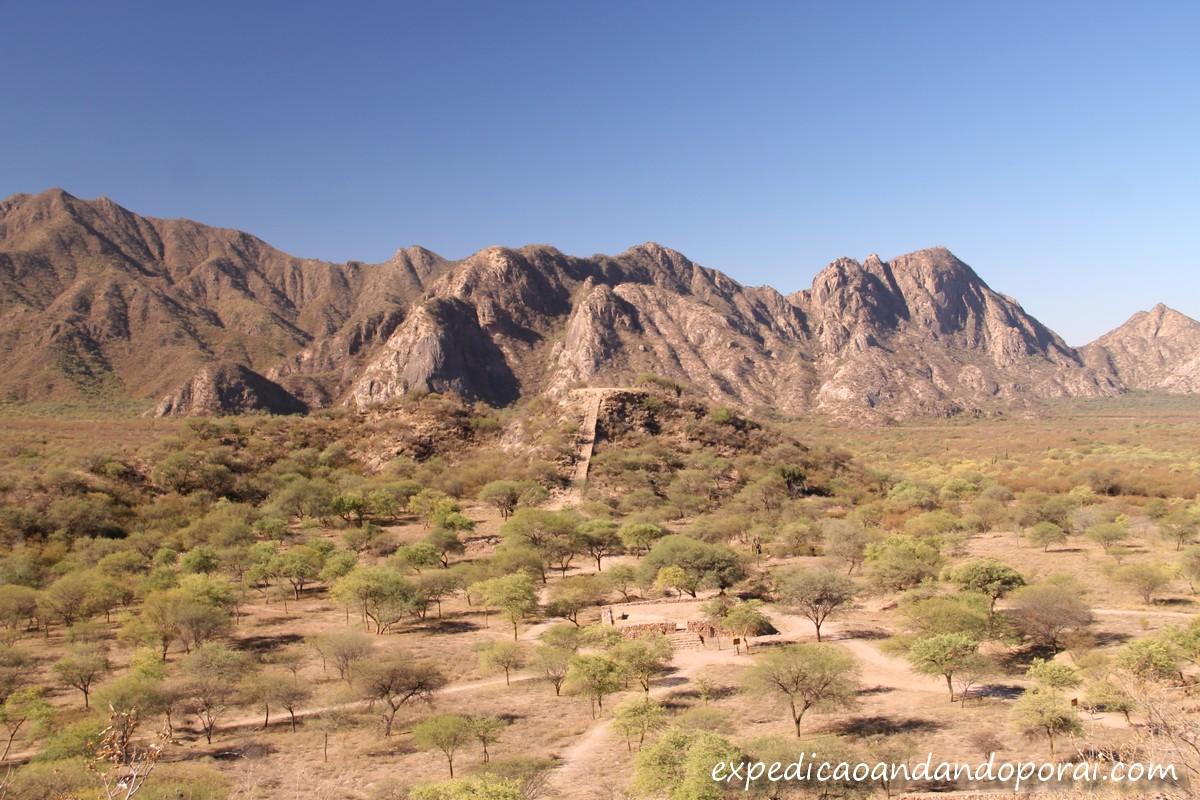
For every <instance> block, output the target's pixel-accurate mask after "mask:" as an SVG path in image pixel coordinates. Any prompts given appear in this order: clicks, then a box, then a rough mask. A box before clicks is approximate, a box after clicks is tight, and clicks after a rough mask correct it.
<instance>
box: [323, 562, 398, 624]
mask: <svg viewBox="0 0 1200 800" xmlns="http://www.w3.org/2000/svg"><path fill="white" fill-rule="evenodd" d="M333 596H334V597H335V598H337V600H338V601H339V602H341V603H343V604H345V605H347V606H349V607H352V608H357V609H358V611H359V613H360V614H361V615H362V617H363V621H364V622H365V621H367V620H370V622H371V624H372V625H373V627H374V628H375V633H376V634H383V633H387V632H388V631H389V630H391V628H392V627H393V626H394V625H396V624H397V623H398V622H400V620H402V619H404V618H405V617H406V616H408V615H410V614H413V613H415V611H416V607H417V588H416V586H415V585H414V584H413V582H412V581H410V580H408V579H407V578H405V577H404V576H403V575H401V574H400V573H398V572H396V570H394V569H390V568H388V567H379V566H370V567H358V568H357V569H355V570H354V571H353V572H351V573H350V574H348V575H346V576H345V577H343V578H340V579H339V580H338V582H337V583H335V584H334V585H333Z"/></svg>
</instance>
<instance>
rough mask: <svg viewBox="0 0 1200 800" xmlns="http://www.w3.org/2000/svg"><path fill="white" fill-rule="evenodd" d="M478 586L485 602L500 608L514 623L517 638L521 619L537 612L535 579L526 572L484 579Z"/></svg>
mask: <svg viewBox="0 0 1200 800" xmlns="http://www.w3.org/2000/svg"><path fill="white" fill-rule="evenodd" d="M476 586H477V591H478V593H479V595H480V596H481V597H482V598H483V602H484V603H485V604H486V605H488V606H490V607H492V608H498V609H500V611H501V613H503V614H504V616H505V617H506V618H507V619H508V621H509V622H510V623H511V624H512V629H513V641H516V640H517V633H518V632H519V629H520V625H521V621H522V620H524V619H525V618H526V617H528V616H530V615H532V614H534V613H535V612H537V608H538V602H537V590H536V589H534V587H533V579H532V578H530V577H529V575H527V574H526V573H524V572H517V573H514V574H512V575H504V576H502V577H499V578H491V579H490V580H486V581H482V582H480V583H479V584H477V585H476Z"/></svg>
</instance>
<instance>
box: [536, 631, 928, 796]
mask: <svg viewBox="0 0 1200 800" xmlns="http://www.w3.org/2000/svg"><path fill="white" fill-rule="evenodd" d="M768 616H770V618H771V624H772V625H774V626H775V629H776V630H778V631H779V633H778V634H774V635H772V636H764V637H759V638H758V639H756V640H755V641H757V642H759V644H760V645H762V644H767V643H768V642H770V641H771V640H772V639H784V640H788V641H791V640H802V641H816V634H815V633H814V632H813V628H812V624H811V623H810V622H809V621H808V620H807V619H804V618H803V617H799V616H795V615H791V614H784V613H781V612H779V611H778V610H776V609H770V610H769V611H768ZM822 633H823V634H824V635H823V637H822V638H823V639H824V640H826V641H828V642H830V643H832V644H836V645H838V646H839V647H843V648H845V649H847V650H849V651H850V653H851V654H852V655H854V657H855V658H856V659H857V660H858V663H859V666H860V668H861V670H862V683H863V686H864V687H868V688H870V687H879V686H882V687H887V688H890V689H893V690H896V691H901V692H913V693H918V694H921V695H924V696H923V697H920V698H916V699H915V702H918V703H927V702H930V698H929V697H928V696H929V695H936V696H937V697H938V698H939V699H940V700H942V701H945V696H946V687H945V684H944V683H943V682H942V681H941V679H939V678H931V677H929V676H927V675H920V674H918V673H916V672H914V671H913V670H912V667H910V666H909V665H908V662H906V661H904V660H903V659H900V658H896V657H894V656H889V655H887V654H886V653H883V652H881V651H880V650H879V649H878V648H877V647H876V646H875V645H873V644H871V643H870V642H868V641H865V640H863V639H855V638H850V637H849V636H847V635H846V633H845V631H843V630H842V629H841V628H839V627H838V625H836V624H834V623H833V622H830V623H828V624H827V625H826V626H825V627H824V628H823V629H822ZM752 646H753V645H752ZM752 658H753V656H747V655H745V654H741V655H739V654H738V653H737V651H736V650H734V649H733V648H732V647H729V648H728V649H724V650H707V649H706V650H681V651H677V652H676V653H675V655H674V657H673V658H672V659H671V665H672V666H673V667H674V668H675V671H674V672H672V673H671V676H670V677H671V678H672V679H674V680H673V681H672V682H671V684H670V685H662V686H654V687H651V689H650V696H651V697H661V696H663V695H665V694H668V693H670V692H671V691H673V690H676V689H678V688H680V686H682V685H686V682H687V681H688V680H690V679H692V678H693V677H695V676H696V675H697V674H699V673H700V672H701V671H703V670H704V669H705V668H706V667H710V666H715V665H743V666H744V665H748V664H750V663H752ZM680 678H683V679H684V684H680V683H679V682H678V679H680ZM611 730H612V721H611V720H610V719H604V720H600V721H599V722H597V723H596V724H595V725H593V726H591V727H590V728H588V730H587V731H586V732H585V733H584V734H583V735H582V736H580V737H579V739H577V740H576V741H575V743H574V744H572V745H571V746H570V747H569V748H567V750H565V751H564V752H563V753H562V755H561V759H562V760H561V762H560V763H559V766H558V767H557V769H555V771H554V774H553V775H552V776H551V779H550V782H549V784H548V786H549V788H550V789H551V790H553V791H564V790H566V789H568V788H569V787H572V786H574V785H575V784H576V782H577V780H578V779H579V778H580V777H581V773H582V772H585V771H586V767H587V759H588V758H589V756H590V755H591V754H593V753H594V752H596V750H597V749H598V748H599V746H600V745H601V743H602V742H603V741H604V739H605V737H606V736H607V735H608V734H609V733H610V731H611Z"/></svg>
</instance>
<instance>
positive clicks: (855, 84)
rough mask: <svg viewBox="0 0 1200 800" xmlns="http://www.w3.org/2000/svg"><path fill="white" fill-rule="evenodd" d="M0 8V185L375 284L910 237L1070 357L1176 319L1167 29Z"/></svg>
mask: <svg viewBox="0 0 1200 800" xmlns="http://www.w3.org/2000/svg"><path fill="white" fill-rule="evenodd" d="M336 5H338V4H333V3H305V2H286V3H284V2H279V3H276V2H259V1H257V0H256V1H255V2H239V3H223V2H208V3H189V4H184V3H169V2H167V3H164V2H161V1H160V2H138V3H133V2H118V1H117V0H114V2H102V3H95V2H93V3H84V2H77V3H70V4H60V3H55V2H37V3H30V2H19V3H18V2H9V0H0V53H3V59H4V63H5V75H4V78H3V80H0V194H2V195H8V194H11V193H14V192H18V191H27V192H34V191H39V190H41V189H44V188H47V187H49V186H62V187H63V188H65V189H67V190H68V191H70V192H72V193H74V194H77V195H80V196H83V197H94V196H97V195H101V194H103V195H108V196H110V197H112V198H113V199H115V200H117V201H118V202H120V203H121V204H123V205H125V206H127V207H129V208H131V209H133V210H135V211H139V212H142V213H146V214H151V215H155V216H186V217H191V218H195V219H199V220H201V221H204V222H209V223H213V224H219V225H226V226H231V227H238V228H243V229H246V230H249V231H251V232H253V233H256V234H258V235H260V236H262V237H263V238H265V239H267V240H268V241H270V242H271V243H273V244H275V245H277V246H278V247H280V248H282V249H284V250H287V251H289V252H292V253H295V254H297V255H305V256H314V257H320V258H327V259H334V260H344V259H350V258H355V259H360V260H365V261H378V260H382V259H384V258H386V257H387V256H389V255H390V254H391V252H392V251H394V250H395V249H396V248H397V247H401V246H404V245H408V244H414V243H419V244H423V245H425V246H427V247H430V248H431V249H434V250H436V251H438V252H440V253H442V254H443V255H446V256H449V257H461V256H464V255H466V254H468V253H470V252H472V251H474V250H476V249H478V248H480V247H484V246H487V245H490V244H509V245H520V244H524V243H529V242H548V243H551V244H554V245H556V246H558V247H559V248H561V249H563V250H565V251H567V252H570V253H576V254H591V253H594V252H616V251H619V250H622V249H624V248H625V247H627V246H629V245H631V244H634V243H637V242H641V241H645V240H649V239H653V240H655V241H659V242H662V243H663V244H666V245H669V246H671V247H674V248H676V249H678V250H681V251H683V252H684V253H686V254H687V255H689V256H690V257H692V258H693V259H694V260H696V261H699V262H700V263H703V264H706V265H709V266H713V267H717V268H720V269H723V270H724V271H726V272H728V273H730V274H731V275H732V276H734V277H735V278H737V279H739V280H741V281H742V282H744V283H751V284H757V283H770V284H772V285H774V286H776V287H778V288H780V289H782V290H784V291H791V290H794V289H798V288H803V287H806V286H808V285H809V283H810V282H811V279H812V276H813V275H814V274H815V273H816V271H817V270H819V269H820V268H821V267H822V266H823V265H824V264H826V263H827V262H829V261H830V260H832V259H833V258H835V257H837V256H840V255H849V256H853V257H857V258H862V257H864V256H866V255H867V254H868V253H870V252H878V253H879V254H880V255H882V256H883V257H884V258H887V257H890V256H894V255H897V254H900V253H903V252H907V251H910V250H914V249H918V248H920V247H925V246H930V245H935V244H941V245H945V246H947V247H950V248H951V249H952V250H954V251H955V252H956V253H957V254H958V255H959V256H960V257H961V258H962V259H964V260H965V261H967V262H968V263H970V264H972V265H973V266H974V267H975V268H976V270H977V271H978V272H979V273H980V274H981V275H983V277H984V278H985V279H986V280H988V281H989V283H991V284H992V286H993V287H995V288H996V289H998V290H1000V291H1003V292H1006V293H1008V294H1011V295H1013V296H1015V297H1017V298H1018V299H1020V300H1021V301H1022V302H1023V304H1024V305H1025V307H1026V308H1027V309H1028V310H1029V311H1031V312H1032V313H1034V314H1035V315H1036V316H1038V317H1039V318H1041V319H1042V320H1043V321H1044V322H1046V323H1047V324H1049V325H1050V326H1051V327H1053V328H1055V329H1056V330H1058V331H1059V332H1060V333H1062V334H1063V335H1064V336H1065V337H1066V338H1067V340H1068V341H1069V342H1071V343H1072V344H1080V343H1082V342H1084V341H1087V340H1088V339H1090V338H1092V337H1093V336H1095V335H1097V334H1099V333H1101V332H1103V331H1105V330H1107V329H1109V328H1111V327H1113V326H1115V325H1117V324H1119V323H1120V322H1122V321H1124V319H1125V318H1126V317H1127V316H1129V314H1131V313H1132V312H1133V311H1135V310H1137V309H1139V308H1148V307H1149V306H1151V305H1152V304H1154V303H1155V302H1157V301H1160V300H1162V301H1166V302H1167V303H1169V304H1171V305H1173V306H1175V307H1177V308H1179V309H1180V310H1182V311H1184V312H1187V313H1190V314H1192V315H1194V316H1200V278H1198V277H1197V276H1198V274H1200V257H1198V256H1197V252H1198V247H1197V243H1196V238H1197V233H1200V200H1198V197H1200V10H1198V8H1200V6H1198V4H1196V3H1194V2H1191V3H1170V2H1156V3H1133V2H1129V3H1124V4H1112V3H1104V2H1086V3H1068V2H1063V3H1014V2H990V3H985V2H978V3H976V2H969V3H963V2H947V3H909V2H894V1H893V2H886V3H852V2H845V3H817V2H793V3H766V2H763V3H758V2H756V3H733V2H722V3H712V4H706V3H698V2H697V3H675V2H651V3H647V2H629V3H625V2H616V1H614V0H605V1H604V2H592V3H584V2H575V1H574V0H558V1H556V2H545V3H525V2H478V3H466V2H454V1H453V0H441V1H440V2H420V3H378V4H374V5H367V4H362V5H357V6H356V7H355V8H351V9H343V8H336Z"/></svg>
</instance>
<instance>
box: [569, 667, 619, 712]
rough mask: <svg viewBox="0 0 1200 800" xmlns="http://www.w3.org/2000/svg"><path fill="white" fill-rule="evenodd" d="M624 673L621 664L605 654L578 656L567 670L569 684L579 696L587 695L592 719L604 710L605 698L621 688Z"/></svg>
mask: <svg viewBox="0 0 1200 800" xmlns="http://www.w3.org/2000/svg"><path fill="white" fill-rule="evenodd" d="M623 677H624V671H623V669H622V668H621V664H620V663H619V662H618V661H617V660H616V659H614V658H612V657H611V656H608V655H605V654H603V653H596V654H584V655H577V656H575V657H573V658H572V659H571V662H570V666H569V667H568V669H567V683H568V684H569V685H570V687H571V688H572V689H573V690H574V691H575V692H577V693H578V694H583V695H587V698H588V701H589V703H590V704H591V709H592V719H595V718H596V710H597V709H599V710H601V711H603V710H604V698H605V697H607V696H608V695H610V694H612V693H613V692H616V691H618V690H619V689H620V688H621V683H622V679H623Z"/></svg>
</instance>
